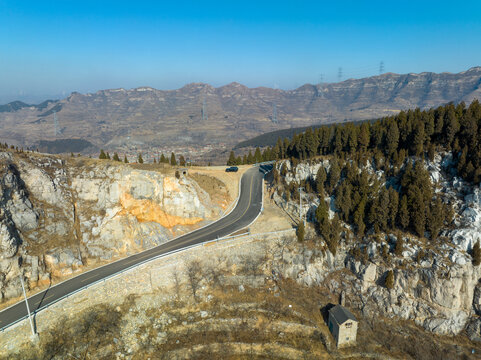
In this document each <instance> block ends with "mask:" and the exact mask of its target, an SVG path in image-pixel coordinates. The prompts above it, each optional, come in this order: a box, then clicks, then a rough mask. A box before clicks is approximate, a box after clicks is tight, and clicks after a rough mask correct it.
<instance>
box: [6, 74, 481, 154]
mask: <svg viewBox="0 0 481 360" xmlns="http://www.w3.org/2000/svg"><path fill="white" fill-rule="evenodd" d="M475 98H478V99H481V67H474V68H471V69H469V70H467V71H464V72H461V73H457V74H451V73H441V74H436V73H430V72H425V73H421V74H404V75H399V74H392V73H386V74H382V75H379V76H372V77H368V78H364V79H349V80H346V81H343V82H339V83H326V84H317V85H310V84H306V85H303V86H301V87H299V88H297V89H295V90H279V89H270V88H266V87H259V88H247V87H245V86H243V85H241V84H238V83H231V84H228V85H225V86H222V87H218V88H214V87H212V86H210V85H208V84H202V83H195V84H188V85H186V86H184V87H182V88H181V89H178V90H168V91H164V90H156V89H153V88H150V87H140V88H136V89H131V90H125V89H111V90H101V91H98V92H96V93H93V94H80V93H76V92H75V93H72V94H71V95H70V96H68V97H67V98H65V99H63V100H58V101H45V102H43V103H41V104H39V105H28V104H25V103H23V102H20V101H15V102H12V103H9V104H6V105H2V106H0V141H2V142H5V141H6V142H8V143H14V142H15V143H18V144H22V145H30V144H33V143H38V142H39V141H40V140H55V139H56V138H59V139H60V138H62V139H64V138H82V139H85V140H88V141H90V142H91V143H93V144H94V145H96V146H98V147H106V148H109V147H110V148H115V147H118V146H121V145H130V146H138V147H139V148H144V147H147V146H152V145H153V146H156V145H165V146H179V145H188V144H193V145H205V144H209V143H211V144H219V143H226V144H228V145H233V144H235V143H238V142H239V141H241V140H245V139H249V138H251V137H254V136H256V135H259V134H262V133H265V132H269V131H274V130H280V129H286V128H292V127H302V126H309V125H314V124H320V123H329V122H340V121H351V120H362V119H371V118H377V117H382V116H387V115H393V114H395V113H397V112H398V111H400V110H402V109H409V108H416V107H420V108H429V107H434V106H438V105H441V104H444V103H447V102H451V101H452V102H460V101H465V102H466V103H470V102H471V101H472V100H473V99H475ZM54 112H55V113H56V114H57V119H58V127H57V130H58V131H57V134H56V132H55V125H54ZM59 132H60V133H59Z"/></svg>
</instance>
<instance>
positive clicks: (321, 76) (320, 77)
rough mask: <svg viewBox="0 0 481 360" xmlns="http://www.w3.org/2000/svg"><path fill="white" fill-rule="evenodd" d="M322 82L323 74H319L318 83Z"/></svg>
mask: <svg viewBox="0 0 481 360" xmlns="http://www.w3.org/2000/svg"><path fill="white" fill-rule="evenodd" d="M323 82H324V74H321V75H319V84H322V83H323Z"/></svg>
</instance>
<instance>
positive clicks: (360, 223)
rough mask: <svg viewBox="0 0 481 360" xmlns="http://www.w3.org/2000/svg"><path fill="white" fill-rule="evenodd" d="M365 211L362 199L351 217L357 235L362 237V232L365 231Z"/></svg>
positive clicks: (364, 201)
mask: <svg viewBox="0 0 481 360" xmlns="http://www.w3.org/2000/svg"><path fill="white" fill-rule="evenodd" d="M365 211H366V198H365V197H364V198H362V200H361V201H360V202H359V204H358V205H357V208H356V211H355V212H354V215H353V220H354V225H356V228H357V235H358V236H360V237H362V236H364V231H365V230H366V225H365V223H364V216H365Z"/></svg>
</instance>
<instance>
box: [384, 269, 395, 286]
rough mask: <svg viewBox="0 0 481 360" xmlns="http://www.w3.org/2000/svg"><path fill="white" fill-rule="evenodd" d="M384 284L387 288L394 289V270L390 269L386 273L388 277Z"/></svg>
mask: <svg viewBox="0 0 481 360" xmlns="http://www.w3.org/2000/svg"><path fill="white" fill-rule="evenodd" d="M384 286H385V287H386V289H392V288H393V287H394V272H393V271H392V270H389V271H388V272H387V275H386V279H385V280H384Z"/></svg>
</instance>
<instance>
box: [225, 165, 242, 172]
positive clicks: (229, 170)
mask: <svg viewBox="0 0 481 360" xmlns="http://www.w3.org/2000/svg"><path fill="white" fill-rule="evenodd" d="M238 170H239V168H238V167H237V166H231V167H228V168H227V169H225V172H237V171H238Z"/></svg>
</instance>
